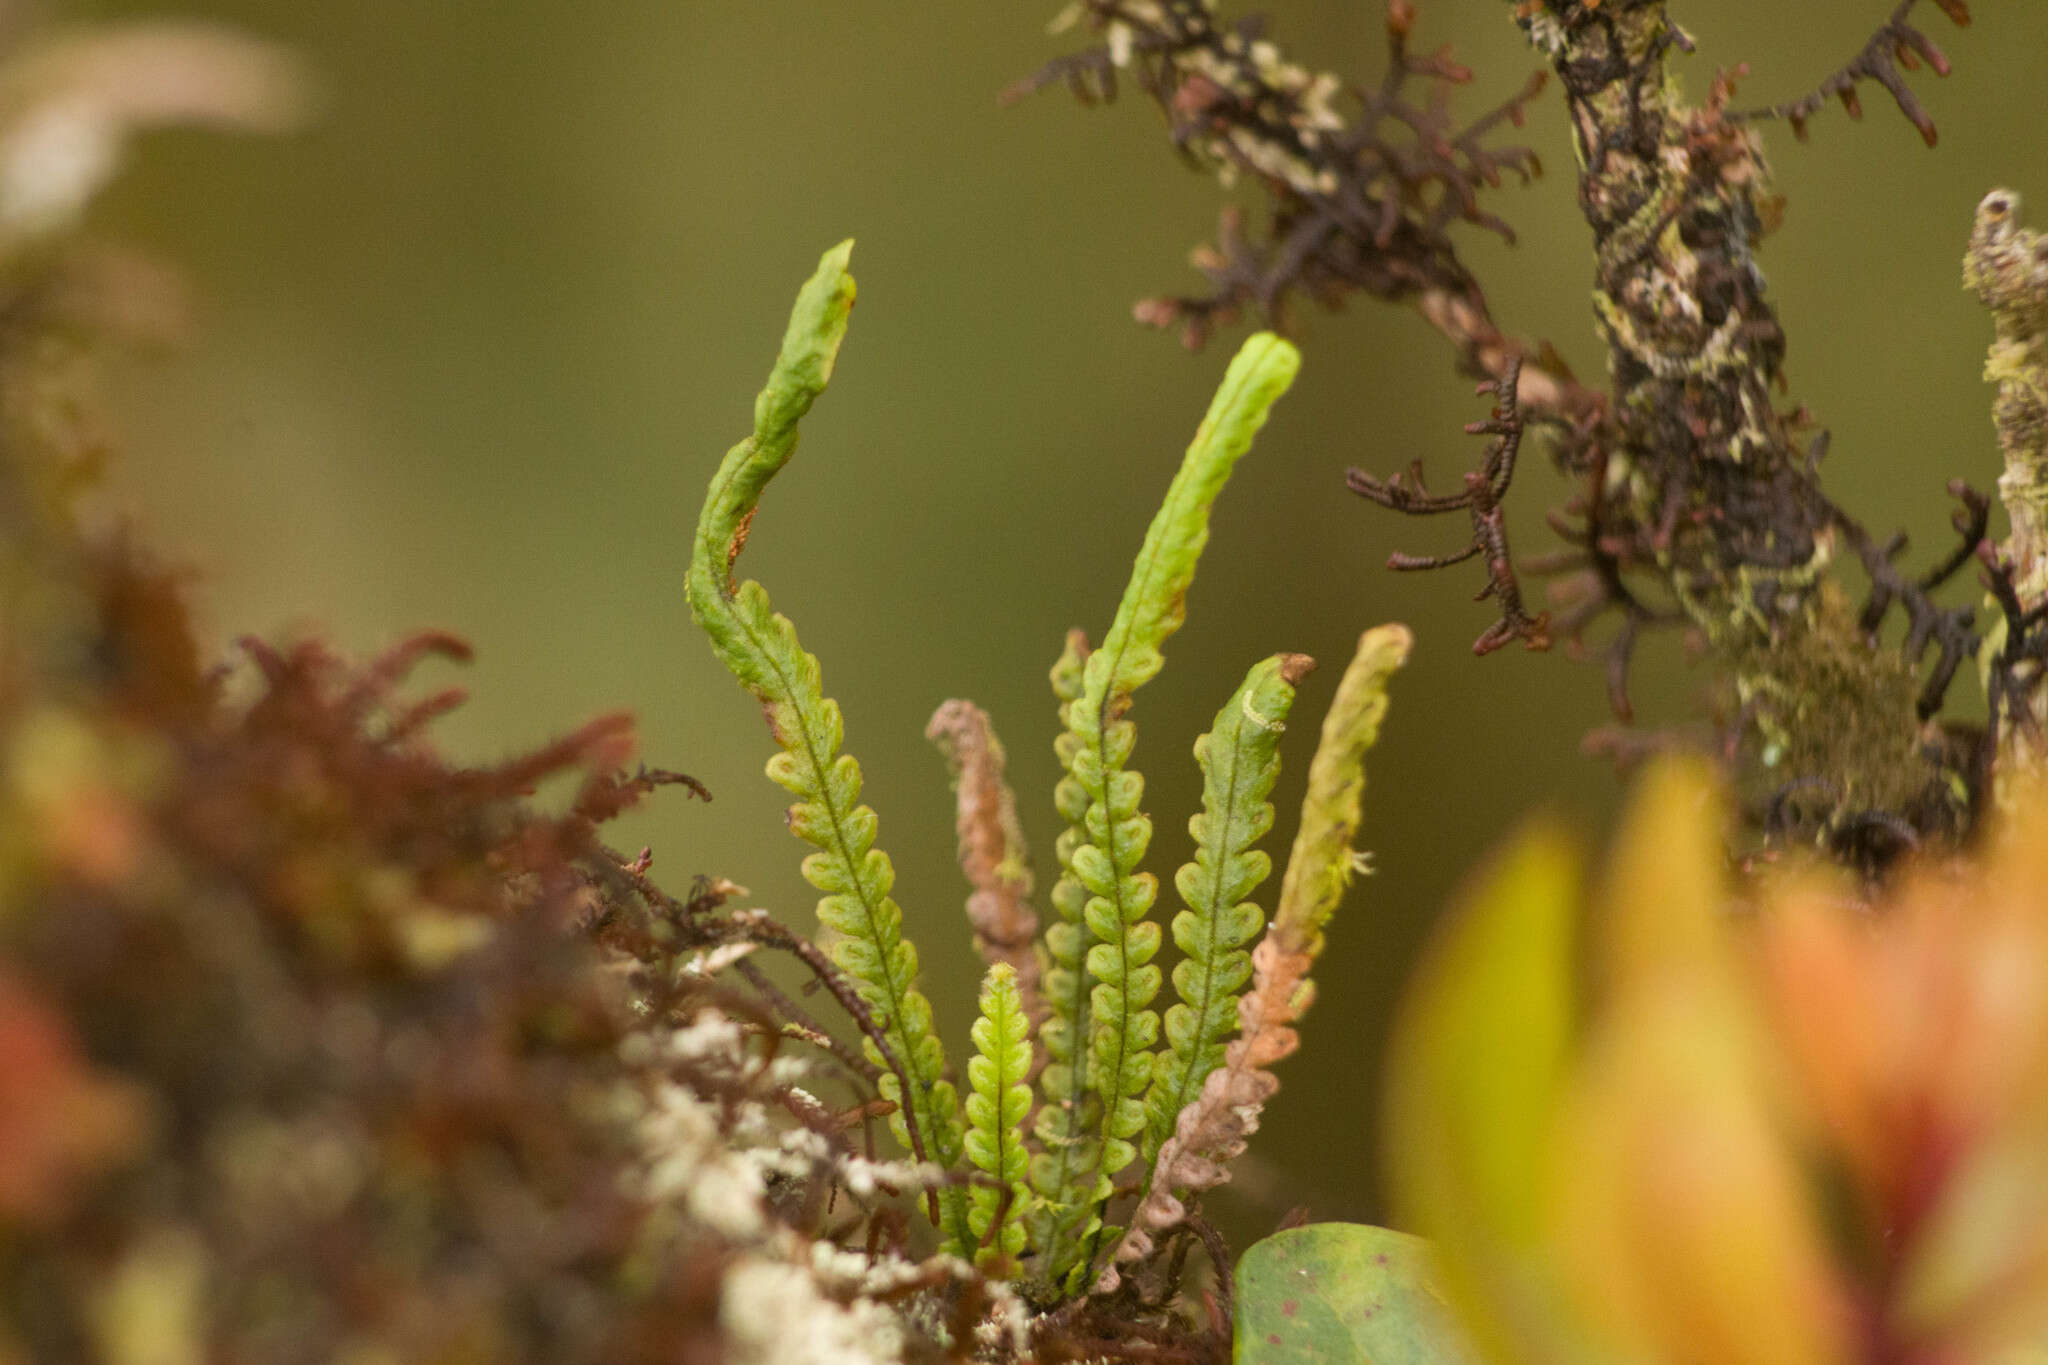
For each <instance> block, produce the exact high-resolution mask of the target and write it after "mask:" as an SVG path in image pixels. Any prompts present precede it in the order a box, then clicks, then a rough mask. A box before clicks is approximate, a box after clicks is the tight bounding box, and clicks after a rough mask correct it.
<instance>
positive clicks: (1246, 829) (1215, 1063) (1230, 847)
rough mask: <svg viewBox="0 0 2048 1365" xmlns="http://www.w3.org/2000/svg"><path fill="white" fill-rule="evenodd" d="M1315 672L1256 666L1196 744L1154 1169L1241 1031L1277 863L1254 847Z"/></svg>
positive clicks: (1301, 665)
mask: <svg viewBox="0 0 2048 1365" xmlns="http://www.w3.org/2000/svg"><path fill="white" fill-rule="evenodd" d="M1314 666H1315V661H1314V660H1313V659H1310V658H1309V657H1308V656H1307V655H1306V654H1276V655H1274V656H1273V657H1272V658H1270V659H1265V660H1262V661H1260V662H1259V663H1257V664H1255V665H1254V666H1253V667H1252V670H1251V672H1250V673H1249V674H1247V675H1246V676H1245V680H1244V682H1243V684H1242V685H1240V686H1239V687H1238V689H1237V691H1236V692H1234V693H1232V694H1231V698H1230V700H1229V701H1227V702H1225V703H1224V704H1223V709H1222V710H1221V711H1218V712H1217V713H1216V723H1215V725H1214V726H1213V727H1212V728H1211V729H1210V731H1209V733H1208V734H1206V735H1203V736H1202V737H1201V738H1200V739H1198V740H1196V741H1195V760H1196V761H1197V762H1198V763H1200V764H1201V767H1202V813H1201V814H1200V815H1197V816H1195V817H1194V818H1193V819H1192V820H1189V821H1188V829H1189V831H1190V832H1191V833H1192V834H1193V835H1194V836H1195V858H1194V861H1193V862H1190V863H1186V864H1184V865H1182V867H1181V869H1180V871H1179V872H1178V873H1176V874H1175V876H1174V879H1173V884H1174V887H1175V889H1176V890H1178V891H1179V892H1180V897H1181V900H1182V901H1183V902H1184V903H1185V904H1186V905H1187V907H1188V908H1187V909H1185V910H1183V911H1181V913H1180V914H1178V915H1175V916H1174V918H1173V941H1174V943H1175V944H1176V945H1177V946H1178V947H1179V948H1180V950H1181V952H1182V954H1183V955H1184V956H1183V958H1182V961H1181V963H1180V965H1178V966H1177V967H1175V968H1174V969H1173V988H1174V992H1175V994H1177V995H1178V996H1179V997H1180V1003H1179V1004H1177V1005H1175V1006H1174V1007H1173V1008H1172V1009H1170V1010H1168V1011H1167V1012H1166V1045H1167V1050H1166V1053H1165V1055H1164V1056H1162V1057H1161V1058H1160V1059H1159V1065H1158V1067H1157V1068H1156V1073H1157V1074H1156V1075H1155V1076H1154V1077H1153V1080H1152V1091H1151V1093H1150V1094H1149V1095H1148V1096H1146V1100H1145V1107H1146V1109H1147V1111H1148V1112H1149V1120H1148V1124H1147V1128H1146V1133H1145V1153H1144V1154H1145V1158H1146V1160H1148V1161H1149V1160H1151V1159H1152V1158H1153V1157H1154V1156H1155V1155H1157V1154H1158V1151H1159V1144H1160V1143H1162V1142H1164V1141H1166V1139H1167V1138H1168V1137H1169V1136H1170V1135H1171V1134H1172V1133H1173V1125H1174V1120H1175V1119H1177V1118H1178V1117H1179V1116H1180V1111H1181V1110H1183V1109H1185V1108H1186V1107H1187V1106H1188V1105H1190V1104H1192V1103H1193V1102H1194V1100H1195V1098H1196V1097H1197V1096H1198V1095H1200V1094H1201V1093H1202V1082H1203V1081H1205V1080H1207V1079H1208V1076H1209V1073H1210V1072H1211V1071H1214V1070H1215V1069H1216V1068H1217V1067H1219V1066H1221V1065H1222V1064H1223V1044H1224V1041H1225V1039H1226V1038H1227V1036H1228V1035H1229V1034H1230V1033H1231V1032H1232V1030H1234V1029H1235V1028H1236V1027H1237V998H1238V995H1239V994H1240V993H1241V992H1242V991H1243V990H1244V984H1245V982H1247V981H1249V980H1251V976H1252V957H1251V944H1252V940H1253V939H1255V938H1257V937H1258V933H1259V930H1261V929H1263V928H1265V926H1266V915H1265V912H1264V911H1263V910H1261V909H1260V908H1259V907H1258V906H1257V905H1256V904H1254V903H1253V902H1252V901H1251V900H1250V899H1248V898H1249V897H1250V896H1251V894H1252V892H1254V891H1255V890H1257V889H1258V887H1259V885H1260V883H1262V882H1264V881H1265V880H1266V878H1267V876H1268V875H1269V874H1270V873H1271V872H1272V870H1273V860H1272V859H1271V858H1269V857H1267V856H1266V854H1265V853H1263V852H1261V851H1260V850H1258V849H1255V848H1253V847H1252V845H1253V844H1255V843H1257V842H1258V841H1259V840H1260V839H1262V838H1264V837H1265V835H1266V832H1267V831H1268V830H1270V829H1272V828H1273V803H1272V802H1271V800H1270V799H1269V798H1270V797H1271V796H1272V794H1273V783H1274V782H1275V781H1276V780H1277V779H1278V778H1279V776H1280V734H1281V731H1283V730H1285V729H1286V728H1287V715H1288V712H1289V711H1290V710H1292V709H1293V706H1294V688H1295V684H1296V683H1298V682H1300V681H1301V679H1302V678H1304V677H1306V676H1307V674H1308V671H1309V669H1311V668H1313V667H1314Z"/></svg>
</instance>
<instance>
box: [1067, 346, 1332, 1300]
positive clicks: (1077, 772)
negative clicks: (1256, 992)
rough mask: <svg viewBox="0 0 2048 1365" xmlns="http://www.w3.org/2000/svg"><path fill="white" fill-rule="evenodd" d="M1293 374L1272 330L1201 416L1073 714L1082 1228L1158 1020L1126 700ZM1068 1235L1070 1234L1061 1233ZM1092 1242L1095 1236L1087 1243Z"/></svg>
mask: <svg viewBox="0 0 2048 1365" xmlns="http://www.w3.org/2000/svg"><path fill="white" fill-rule="evenodd" d="M1300 366H1301V356H1300V353H1299V352H1297V351H1296V350H1295V349H1294V347H1293V346H1291V345H1289V344H1288V343H1287V342H1285V341H1282V340H1281V339H1280V338H1279V337H1277V336H1274V335H1273V334H1272V333H1270V332H1261V333H1259V334H1258V335H1256V336H1253V337H1251V338H1249V339H1248V340H1247V341H1246V342H1245V344H1244V346H1243V347H1242V349H1240V350H1239V351H1238V353H1237V356H1236V358H1234V359H1233V360H1232V361H1231V363H1230V368H1229V370H1228V371H1227V372H1226V373H1225V375H1224V377H1223V384H1222V386H1221V387H1220V388H1219V389H1218V390H1217V392H1216V397H1215V399H1214V400H1213V401H1212V402H1211V403H1210V406H1209V412H1208V415H1207V416H1206V417H1204V418H1203V419H1202V425H1201V426H1200V428H1198V429H1197V431H1196V432H1195V439H1194V441H1193V443H1192V444H1191V445H1190V446H1189V447H1188V453H1187V456H1186V458H1185V459H1184V460H1183V461H1182V463H1181V467H1180V471H1179V473H1177V474H1176V475H1175V476H1174V479H1173V483H1172V485H1171V486H1170V487H1169V488H1168V489H1167V492H1166V499H1165V502H1164V503H1163V504H1162V505H1161V507H1160V509H1159V512H1158V514H1157V515H1156V516H1155V517H1154V518H1153V519H1152V525H1151V527H1150V529H1149V530H1147V532H1146V533H1145V543H1144V546H1143V548H1141V549H1140V550H1139V552H1138V559H1137V562H1136V564H1135V565H1134V566H1133V568H1132V573H1131V580H1130V583H1129V585H1128V586H1127V587H1126V588H1125V589H1124V596H1123V601H1122V602H1121V604H1119V606H1118V607H1117V613H1116V619H1115V620H1114V622H1113V623H1112V624H1111V625H1110V628H1109V633H1108V634H1107V635H1106V636H1104V637H1103V642H1102V647H1101V648H1100V649H1098V650H1096V651H1095V652H1094V653H1093V654H1091V655H1090V656H1089V657H1088V663H1087V666H1086V668H1085V670H1084V672H1083V678H1082V690H1081V695H1080V696H1079V697H1078V698H1076V699H1075V700H1074V701H1072V702H1070V703H1068V705H1067V708H1066V724H1067V729H1068V731H1069V733H1071V734H1073V735H1077V736H1079V739H1080V743H1079V746H1078V751H1077V752H1076V753H1075V754H1074V756H1073V761H1072V766H1071V769H1070V771H1071V773H1072V776H1073V780H1074V781H1075V782H1077V783H1078V784H1079V785H1080V786H1081V787H1082V788H1083V789H1084V790H1085V791H1086V793H1087V796H1088V806H1087V810H1086V813H1085V817H1084V821H1083V837H1084V842H1080V843H1078V844H1076V845H1075V847H1074V850H1073V856H1072V860H1071V867H1072V872H1073V876H1074V877H1075V879H1076V880H1078V881H1079V882H1080V883H1081V885H1082V886H1083V887H1084V888H1086V890H1087V892H1088V901H1087V904H1086V906H1085V907H1084V909H1083V912H1082V917H1083V919H1084V921H1085V922H1086V923H1087V926H1088V929H1089V932H1090V933H1091V934H1093V936H1094V937H1095V940H1096V942H1095V945H1094V946H1093V947H1091V948H1090V949H1089V950H1088V955H1087V966H1088V974H1089V976H1090V977H1092V978H1093V979H1094V981H1095V983H1096V984H1095V986H1094V989H1093V990H1092V991H1091V992H1090V997H1089V1013H1090V1016H1091V1017H1090V1023H1089V1040H1088V1042H1089V1046H1088V1053H1089V1056H1088V1068H1089V1078H1088V1079H1089V1084H1090V1086H1091V1088H1093V1089H1094V1091H1095V1093H1096V1095H1097V1096H1098V1097H1099V1099H1100V1101H1101V1105H1102V1111H1101V1117H1100V1120H1099V1126H1098V1128H1097V1134H1098V1137H1099V1139H1100V1150H1099V1151H1097V1152H1094V1153H1091V1154H1090V1155H1092V1156H1093V1157H1094V1161H1095V1165H1094V1169H1093V1170H1092V1171H1090V1172H1083V1173H1081V1174H1083V1175H1084V1176H1085V1178H1086V1180H1087V1183H1088V1184H1089V1186H1090V1188H1089V1192H1088V1195H1087V1203H1088V1205H1089V1206H1090V1207H1088V1208H1086V1209H1084V1210H1083V1211H1082V1218H1079V1219H1075V1220H1074V1222H1076V1223H1078V1222H1081V1221H1084V1220H1085V1221H1088V1222H1093V1220H1094V1218H1095V1217H1096V1213H1097V1210H1099V1207H1100V1205H1101V1204H1102V1203H1104V1202H1105V1201H1106V1200H1107V1199H1108V1198H1109V1196H1110V1193H1111V1177H1112V1176H1113V1175H1114V1174H1115V1173H1116V1172H1117V1171H1120V1170H1122V1169H1123V1168H1124V1167H1125V1166H1127V1165H1129V1164H1130V1163H1131V1162H1132V1161H1133V1160H1135V1159H1136V1157H1137V1155H1138V1149H1137V1145H1136V1140H1137V1139H1139V1138H1140V1137H1141V1135H1142V1134H1143V1132H1144V1130H1145V1102H1144V1094H1145V1090H1146V1087H1147V1086H1148V1085H1149V1084H1150V1082H1151V1076H1152V1059H1153V1058H1152V1051H1151V1048H1152V1044H1153V1043H1154V1042H1155V1041H1156V1040H1157V1038H1158V1034H1159V1016H1158V1014H1157V1013H1156V1012H1155V1011H1153V1010H1152V1009H1151V1008H1149V1007H1150V1005H1151V1003H1152V999H1153V997H1154V996H1156V995H1157V994H1158V992H1159V969H1158V968H1157V967H1155V966H1153V965H1151V959H1152V957H1153V956H1154V954H1156V953H1157V952H1158V951H1159V938H1160V935H1159V926H1158V925H1157V924H1156V923H1153V922H1151V921H1150V920H1148V919H1147V918H1146V914H1147V912H1148V911H1150V909H1151V908H1152V902H1153V899H1154V898H1155V896H1156V895H1157V893H1158V883H1157V880H1156V879H1155V878H1153V877H1152V875H1151V874H1149V873H1145V872H1141V871H1139V870H1138V863H1139V861H1140V860H1141V859H1142V858H1143V857H1144V854H1145V849H1146V846H1147V845H1148V844H1149V843H1150V842H1151V838H1152V822H1151V821H1150V820H1149V819H1148V818H1147V817H1146V816H1145V815H1144V814H1143V812H1141V811H1140V810H1139V808H1138V806H1139V802H1140V800H1141V799H1142V798H1143V795H1144V789H1145V780H1144V778H1143V777H1142V776H1140V775H1139V774H1138V773H1135V772H1128V771H1126V770H1125V766H1124V765H1125V763H1126V762H1127V761H1128V760H1129V758H1130V755H1131V749H1132V747H1133V745H1134V744H1135V742H1136V739H1137V732H1136V729H1135V727H1134V726H1133V725H1132V724H1131V722H1130V721H1129V720H1127V719H1125V718H1124V717H1125V715H1126V713H1127V712H1128V711H1129V710H1130V706H1131V696H1132V694H1133V693H1134V692H1136V691H1137V690H1138V688H1140V687H1142V686H1143V685H1144V684H1145V683H1147V682H1149V681H1151V680H1152V679H1153V678H1154V677H1156V676H1157V675H1158V673H1159V670H1160V668H1161V667H1163V666H1164V664H1165V658H1164V656H1163V655H1162V653H1161V652H1160V651H1161V648H1162V646H1164V644H1165V643H1166V640H1167V639H1168V637H1170V636H1171V635H1172V634H1173V633H1174V631H1176V630H1178V629H1180V626H1181V623H1182V621H1183V620H1184V619H1185V603H1186V597H1187V590H1188V586H1189V584H1190V583H1192V582H1193V581H1194V576H1195V565H1196V563H1197V561H1198V560H1199V559H1200V558H1201V554H1202V548H1203V546H1204V545H1206V544H1207V543H1208V539H1209V510H1210V508H1211V507H1212V506H1213V505H1214V504H1215V501H1216V496H1217V494H1218V493H1220V492H1221V491H1222V489H1223V485H1224V483H1225V481H1227V480H1228V479H1229V477H1230V472H1231V470H1232V469H1233V468H1234V467H1235V466H1236V464H1237V461H1238V459H1239V458H1240V457H1241V456H1242V455H1243V454H1244V453H1245V452H1246V451H1247V450H1249V449H1250V448H1251V443H1252V437H1253V436H1254V435H1255V434H1256V433H1257V432H1258V430H1259V428H1260V427H1261V426H1263V425H1265V421H1266V415H1267V413H1268V412H1269V411H1270V410H1271V408H1272V406H1273V404H1274V402H1275V401H1277V400H1278V399H1279V397H1280V395H1281V394H1283V393H1285V392H1286V391H1287V387H1288V385H1290V384H1291V383H1292V382H1293V380H1294V375H1295V372H1296V371H1297V370H1298V369H1299V368H1300ZM1069 1226H1070V1228H1071V1226H1072V1225H1071V1224H1070V1225H1069ZM1082 1235H1083V1236H1084V1237H1087V1238H1091V1239H1092V1236H1093V1229H1092V1228H1090V1229H1087V1230H1086V1231H1084V1232H1083V1234H1082ZM1075 1249H1076V1250H1081V1251H1083V1256H1082V1257H1079V1258H1077V1257H1074V1256H1072V1255H1071V1254H1069V1248H1067V1247H1064V1246H1062V1247H1059V1248H1057V1249H1056V1254H1054V1256H1053V1263H1052V1266H1051V1267H1050V1268H1051V1270H1052V1273H1053V1274H1054V1275H1055V1277H1059V1276H1061V1275H1063V1274H1065V1273H1066V1272H1067V1271H1069V1270H1073V1269H1079V1268H1082V1267H1081V1266H1080V1265H1079V1261H1080V1260H1082V1259H1085V1248H1075Z"/></svg>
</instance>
